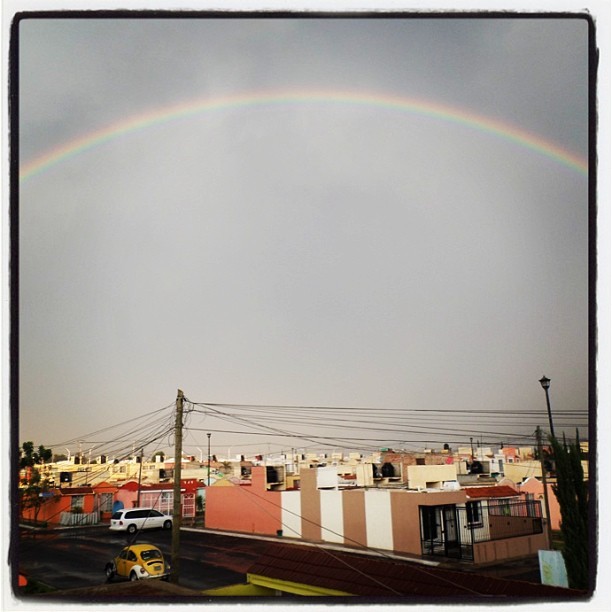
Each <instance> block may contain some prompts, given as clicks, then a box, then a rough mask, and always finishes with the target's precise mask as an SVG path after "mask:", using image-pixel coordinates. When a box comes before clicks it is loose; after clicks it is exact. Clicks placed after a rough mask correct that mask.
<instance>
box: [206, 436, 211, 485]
mask: <svg viewBox="0 0 612 612" xmlns="http://www.w3.org/2000/svg"><path fill="white" fill-rule="evenodd" d="M211 435H212V434H209V433H207V434H206V436H207V438H208V481H207V483H206V486H207V487H210V436H211Z"/></svg>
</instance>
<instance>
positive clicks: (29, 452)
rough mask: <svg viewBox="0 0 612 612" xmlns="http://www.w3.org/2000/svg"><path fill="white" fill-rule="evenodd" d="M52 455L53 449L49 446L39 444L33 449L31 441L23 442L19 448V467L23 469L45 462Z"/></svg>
mask: <svg viewBox="0 0 612 612" xmlns="http://www.w3.org/2000/svg"><path fill="white" fill-rule="evenodd" d="M52 457H53V451H52V450H51V449H50V448H45V447H44V446H42V444H41V445H40V446H39V447H38V450H37V451H35V450H34V443H33V442H24V443H23V444H22V445H21V448H20V449H19V469H20V470H23V469H25V468H28V467H30V468H31V467H34V466H36V465H39V464H41V463H47V462H48V461H50V460H51V458H52Z"/></svg>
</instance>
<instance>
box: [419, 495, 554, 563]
mask: <svg viewBox="0 0 612 612" xmlns="http://www.w3.org/2000/svg"><path fill="white" fill-rule="evenodd" d="M425 513H426V515H427V516H425ZM543 530H544V526H543V520H542V506H541V504H540V502H539V501H537V500H527V501H512V500H479V501H473V502H468V504H466V505H465V506H453V505H445V506H430V507H421V550H422V553H423V554H424V555H434V556H443V557H452V558H458V559H473V558H474V550H473V547H474V544H478V543H481V542H490V541H493V540H504V539H509V538H515V537H520V536H529V535H535V534H539V533H542V532H543Z"/></svg>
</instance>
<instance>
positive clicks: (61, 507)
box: [22, 486, 98, 525]
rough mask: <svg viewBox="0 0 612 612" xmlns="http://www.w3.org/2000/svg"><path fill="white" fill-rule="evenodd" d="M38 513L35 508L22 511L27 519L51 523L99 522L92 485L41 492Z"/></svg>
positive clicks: (88, 523)
mask: <svg viewBox="0 0 612 612" xmlns="http://www.w3.org/2000/svg"><path fill="white" fill-rule="evenodd" d="M41 496H42V498H43V501H42V503H41V505H40V508H39V510H38V513H36V512H35V510H34V508H26V509H24V510H23V512H22V517H23V518H24V519H25V520H29V521H33V520H34V518H35V516H36V519H37V520H38V521H40V522H43V523H48V524H50V525H91V524H95V523H97V522H98V513H97V511H96V505H95V493H94V490H93V488H92V487H89V486H87V487H67V488H55V489H51V490H49V491H48V492H45V493H42V494H41Z"/></svg>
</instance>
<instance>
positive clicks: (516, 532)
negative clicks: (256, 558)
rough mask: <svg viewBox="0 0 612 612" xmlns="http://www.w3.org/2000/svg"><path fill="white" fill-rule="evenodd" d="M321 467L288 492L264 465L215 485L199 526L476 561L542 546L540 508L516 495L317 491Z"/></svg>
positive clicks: (305, 471) (304, 474) (305, 472)
mask: <svg viewBox="0 0 612 612" xmlns="http://www.w3.org/2000/svg"><path fill="white" fill-rule="evenodd" d="M320 469H321V468H311V469H302V470H301V472H300V489H299V490H293V491H288V490H285V491H274V490H269V489H268V488H267V482H266V469H265V467H263V466H255V467H253V469H252V475H251V480H250V481H248V482H236V483H232V482H231V481H219V482H217V483H215V485H214V486H211V487H209V488H208V490H207V500H206V517H205V527H207V528H209V529H219V530H227V531H237V532H243V533H254V534H260V535H277V536H280V537H287V538H296V539H300V540H307V541H311V542H331V543H337V544H342V545H344V546H349V547H355V548H363V547H366V548H368V549H378V550H387V551H393V552H395V553H398V554H403V555H408V556H415V557H428V558H429V557H445V558H456V559H467V560H470V561H472V562H473V563H474V564H479V563H489V562H492V561H499V560H502V559H509V558H518V557H521V556H526V555H534V554H536V553H537V551H538V550H539V549H541V548H546V545H547V542H546V534H545V533H544V530H543V525H542V515H541V507H540V504H539V503H538V502H535V503H533V504H531V505H528V504H527V502H525V501H524V500H521V499H520V496H519V495H518V494H516V492H514V491H513V495H510V497H511V498H512V501H511V502H508V503H507V504H500V503H499V500H500V498H499V497H496V495H494V494H492V495H491V496H488V497H479V498H478V499H472V498H470V497H469V496H468V494H467V493H466V491H465V490H452V489H451V490H444V489H426V490H423V491H413V490H407V489H405V488H404V489H396V488H390V489H383V488H379V487H373V488H367V489H366V488H358V487H355V488H348V489H340V488H338V487H335V488H332V487H331V486H328V487H325V486H324V487H321V486H319V485H320V484H321V483H322V482H323V483H325V482H327V481H326V480H325V478H323V479H322V480H321V479H320V478H319V470H320ZM323 469H325V468H323ZM328 484H329V482H328ZM475 495H477V494H475ZM515 496H516V497H518V498H519V499H514V497H515ZM471 502H477V503H471ZM506 508H509V511H508V512H507V511H506ZM477 510H478V515H476V511H477Z"/></svg>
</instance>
